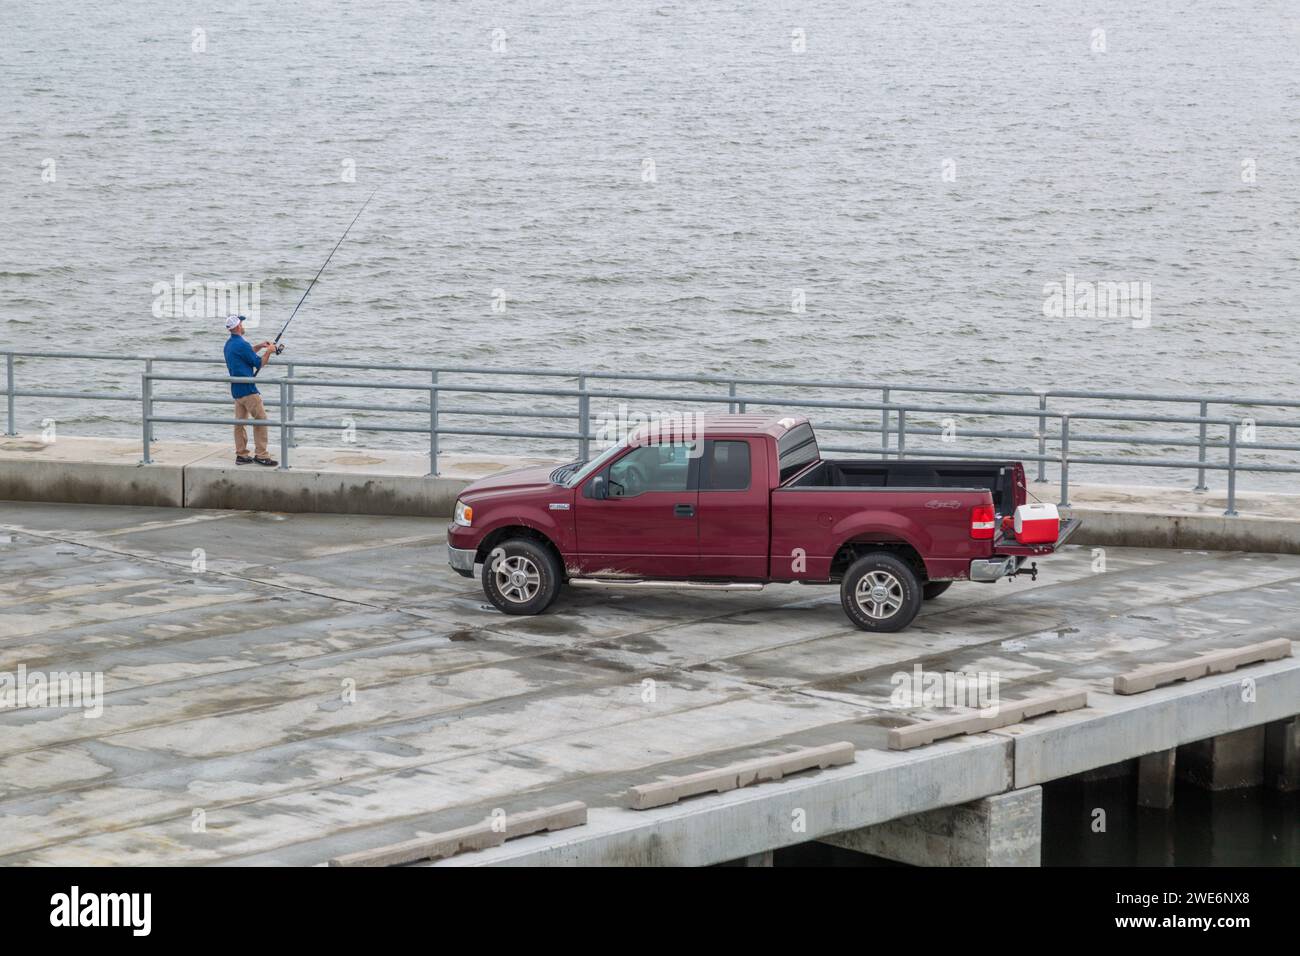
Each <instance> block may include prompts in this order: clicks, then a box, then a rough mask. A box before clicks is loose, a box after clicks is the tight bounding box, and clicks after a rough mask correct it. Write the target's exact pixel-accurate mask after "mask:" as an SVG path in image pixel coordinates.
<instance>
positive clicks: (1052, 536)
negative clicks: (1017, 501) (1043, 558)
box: [1014, 502, 1061, 544]
mask: <svg viewBox="0 0 1300 956" xmlns="http://www.w3.org/2000/svg"><path fill="white" fill-rule="evenodd" d="M1014 527H1015V530H1016V540H1017V541H1018V542H1020V543H1021V544H1051V543H1052V542H1054V541H1055V540H1056V539H1057V537H1059V536H1060V533H1061V516H1060V515H1058V514H1057V513H1056V505H1050V504H1042V503H1040V502H1035V503H1034V504H1030V505H1021V506H1020V507H1019V508H1017V509H1016V517H1015V525H1014Z"/></svg>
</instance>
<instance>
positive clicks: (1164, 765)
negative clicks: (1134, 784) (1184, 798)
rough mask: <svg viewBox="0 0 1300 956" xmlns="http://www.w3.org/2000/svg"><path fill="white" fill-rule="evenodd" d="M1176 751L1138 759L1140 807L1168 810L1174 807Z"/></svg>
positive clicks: (1148, 755) (1162, 751)
mask: <svg viewBox="0 0 1300 956" xmlns="http://www.w3.org/2000/svg"><path fill="white" fill-rule="evenodd" d="M1177 753H1178V751H1177V750H1176V749H1171V750H1161V751H1160V752H1159V753H1153V754H1147V755H1145V756H1143V757H1139V758H1138V797H1137V801H1138V806H1139V807H1154V808H1155V809H1157V810H1168V809H1169V808H1170V807H1172V806H1173V805H1174V768H1175V767H1176V766H1177V763H1176V759H1175V758H1176V756H1177Z"/></svg>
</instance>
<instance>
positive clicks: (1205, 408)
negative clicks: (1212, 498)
mask: <svg viewBox="0 0 1300 956" xmlns="http://www.w3.org/2000/svg"><path fill="white" fill-rule="evenodd" d="M1209 414H1210V405H1209V403H1208V402H1201V452H1200V459H1199V460H1200V462H1201V467H1200V468H1198V469H1196V487H1195V488H1193V489H1192V490H1193V491H1208V490H1209V489H1208V487H1207V486H1206V484H1205V419H1206V418H1208V417H1209Z"/></svg>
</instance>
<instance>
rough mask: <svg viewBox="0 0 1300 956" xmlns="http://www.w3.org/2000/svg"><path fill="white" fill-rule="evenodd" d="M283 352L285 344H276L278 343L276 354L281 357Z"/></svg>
mask: <svg viewBox="0 0 1300 956" xmlns="http://www.w3.org/2000/svg"><path fill="white" fill-rule="evenodd" d="M283 351H284V343H283V342H276V343H275V354H276V355H279V354H280V353H281V352H283Z"/></svg>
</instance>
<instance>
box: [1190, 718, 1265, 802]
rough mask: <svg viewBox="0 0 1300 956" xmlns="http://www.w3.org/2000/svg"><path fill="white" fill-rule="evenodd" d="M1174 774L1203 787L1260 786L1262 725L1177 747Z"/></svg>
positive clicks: (1262, 746) (1225, 788) (1261, 774)
mask: <svg viewBox="0 0 1300 956" xmlns="http://www.w3.org/2000/svg"><path fill="white" fill-rule="evenodd" d="M1178 777H1179V779H1180V780H1186V781H1187V782H1189V783H1192V784H1195V785H1196V786H1198V787H1204V788H1205V789H1206V790H1236V789H1238V788H1241V787H1258V786H1260V785H1261V784H1263V782H1264V725H1263V724H1261V725H1260V726H1258V727H1247V728H1246V729H1245V730H1238V731H1236V732H1234V733H1230V734H1221V735H1220V736H1218V737H1211V738H1210V739H1209V740H1198V741H1196V742H1195V743H1191V744H1185V745H1184V746H1182V747H1179V748H1178Z"/></svg>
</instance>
